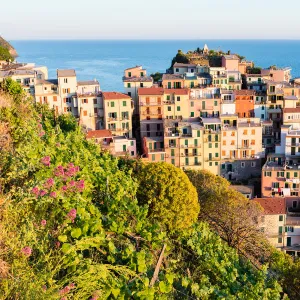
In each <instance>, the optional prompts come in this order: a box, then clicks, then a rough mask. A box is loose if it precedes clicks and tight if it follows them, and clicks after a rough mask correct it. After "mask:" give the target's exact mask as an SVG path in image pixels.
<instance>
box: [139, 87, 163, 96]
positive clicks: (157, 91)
mask: <svg viewBox="0 0 300 300" xmlns="http://www.w3.org/2000/svg"><path fill="white" fill-rule="evenodd" d="M138 94H139V95H141V96H142V95H160V96H162V95H163V94H164V89H163V88H155V87H151V88H139V89H138Z"/></svg>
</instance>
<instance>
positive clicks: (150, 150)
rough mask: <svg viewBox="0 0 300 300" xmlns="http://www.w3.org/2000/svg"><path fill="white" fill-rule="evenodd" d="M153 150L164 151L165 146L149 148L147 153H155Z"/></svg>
mask: <svg viewBox="0 0 300 300" xmlns="http://www.w3.org/2000/svg"><path fill="white" fill-rule="evenodd" d="M155 152H165V148H156V149H149V150H148V153H149V154H150V153H155Z"/></svg>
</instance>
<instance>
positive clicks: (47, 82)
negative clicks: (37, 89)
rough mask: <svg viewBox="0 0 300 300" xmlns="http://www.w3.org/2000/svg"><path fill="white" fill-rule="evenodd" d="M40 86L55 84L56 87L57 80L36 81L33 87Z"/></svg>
mask: <svg viewBox="0 0 300 300" xmlns="http://www.w3.org/2000/svg"><path fill="white" fill-rule="evenodd" d="M40 84H49V85H52V84H55V85H57V84H58V80H57V79H48V80H43V79H38V80H37V81H36V84H35V85H40Z"/></svg>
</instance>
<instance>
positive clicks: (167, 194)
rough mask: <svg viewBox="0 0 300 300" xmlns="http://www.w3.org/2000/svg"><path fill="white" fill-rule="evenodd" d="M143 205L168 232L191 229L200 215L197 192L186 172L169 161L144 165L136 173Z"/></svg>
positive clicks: (140, 199)
mask: <svg viewBox="0 0 300 300" xmlns="http://www.w3.org/2000/svg"><path fill="white" fill-rule="evenodd" d="M137 177H138V183H139V187H138V190H137V198H138V201H139V203H140V204H148V205H149V217H150V218H151V219H153V220H155V221H157V222H159V223H160V224H162V225H163V226H165V227H166V228H167V229H168V230H169V231H174V230H175V231H176V230H181V229H185V228H189V227H190V226H191V225H192V224H193V223H194V222H195V221H196V220H197V217H198V214H199V210H200V206H199V203H198V200H197V192H196V189H195V188H194V187H193V185H192V184H191V182H190V181H189V179H188V177H187V176H186V175H185V174H184V172H183V171H182V170H181V169H179V168H176V167H174V166H173V165H171V164H167V163H149V164H145V165H144V166H143V167H142V169H141V171H140V172H139V173H138V175H137Z"/></svg>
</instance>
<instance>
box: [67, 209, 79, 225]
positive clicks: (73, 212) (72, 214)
mask: <svg viewBox="0 0 300 300" xmlns="http://www.w3.org/2000/svg"><path fill="white" fill-rule="evenodd" d="M76 215H77V211H76V209H75V208H72V209H71V210H70V211H69V212H68V217H69V219H70V220H71V221H72V222H73V223H74V220H75V219H76Z"/></svg>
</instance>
